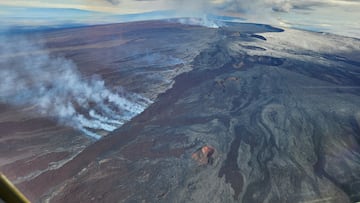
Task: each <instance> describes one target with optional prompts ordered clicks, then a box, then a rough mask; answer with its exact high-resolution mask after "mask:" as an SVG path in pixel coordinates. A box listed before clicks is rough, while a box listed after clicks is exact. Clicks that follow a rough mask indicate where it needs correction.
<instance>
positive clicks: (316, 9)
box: [0, 0, 360, 38]
mask: <svg viewBox="0 0 360 203" xmlns="http://www.w3.org/2000/svg"><path fill="white" fill-rule="evenodd" d="M49 9H50V10H49ZM54 9H55V10H54ZM71 9H78V10H71ZM169 10H170V11H172V12H171V15H169V12H168V13H166V14H164V13H160V14H159V12H162V11H169ZM70 11H71V12H70ZM80 11H84V12H80ZM85 11H86V12H85ZM89 11H90V12H89ZM145 12H152V14H153V16H151V15H145V16H144V18H145V19H142V20H146V19H147V18H149V19H153V18H166V17H174V16H176V17H200V18H201V17H203V16H206V15H210V14H212V15H221V16H233V17H241V18H245V19H247V21H248V22H257V23H266V24H272V25H275V26H281V27H285V28H286V27H294V28H301V29H307V30H313V31H325V32H330V33H335V34H341V35H345V36H351V37H357V38H360V20H359V19H360V0H0V16H2V17H1V18H0V23H2V25H7V26H11V25H46V24H61V23H85V22H86V23H87V24H92V23H93V24H97V23H106V22H109V23H112V22H117V21H119V22H122V21H126V20H129V18H126V19H125V18H123V19H119V18H118V17H119V16H120V15H126V14H139V13H145ZM114 16H115V17H114ZM137 19H138V18H137Z"/></svg>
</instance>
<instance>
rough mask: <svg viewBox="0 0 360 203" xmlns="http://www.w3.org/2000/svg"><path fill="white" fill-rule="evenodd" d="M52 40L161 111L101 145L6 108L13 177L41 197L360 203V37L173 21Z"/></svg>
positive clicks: (6, 157) (55, 47)
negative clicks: (200, 24) (195, 24)
mask: <svg viewBox="0 0 360 203" xmlns="http://www.w3.org/2000/svg"><path fill="white" fill-rule="evenodd" d="M41 39H42V40H43V41H44V43H45V44H46V47H48V49H49V50H50V53H51V54H60V55H62V56H63V57H65V58H67V59H71V60H72V61H74V63H75V64H76V65H77V66H78V69H79V71H80V72H81V74H82V75H85V76H86V75H89V76H90V75H92V74H95V73H96V74H98V75H100V76H101V77H102V78H103V79H104V81H105V84H106V86H107V87H109V88H116V87H118V86H121V87H122V88H124V89H125V90H126V91H128V92H132V93H136V94H138V95H141V96H142V97H144V98H147V99H149V100H150V101H151V104H149V106H148V107H147V108H146V109H145V110H144V111H143V112H142V113H140V114H139V115H137V116H135V117H134V118H132V119H131V120H130V121H129V122H126V123H125V124H124V125H122V126H121V127H119V128H118V129H116V130H114V131H112V132H110V133H109V134H107V133H104V135H106V136H104V137H102V138H101V139H99V140H97V141H94V140H93V139H91V138H88V137H86V136H84V135H83V134H82V133H79V132H78V131H76V130H72V128H70V127H62V125H61V123H60V124H59V123H56V122H55V121H53V120H51V119H48V118H34V117H33V116H32V115H33V113H31V111H30V110H31V109H29V110H28V109H27V108H26V107H21V108H17V107H13V106H11V105H10V104H7V105H5V104H4V105H2V106H1V115H0V119H1V123H0V127H1V132H5V133H2V134H1V137H0V138H1V139H0V145H1V148H0V150H1V152H2V153H1V157H0V160H1V164H0V170H2V171H4V172H5V174H7V175H8V176H9V177H10V178H11V179H12V180H13V181H15V183H16V184H17V186H18V187H19V188H20V189H21V190H22V191H24V192H25V194H26V195H27V196H28V197H29V198H30V199H31V200H32V201H34V202H47V201H50V202H356V201H360V58H359V56H360V41H359V40H358V39H352V38H344V37H341V36H336V35H330V34H323V33H312V32H306V31H299V30H290V29H289V30H282V29H278V28H274V27H271V26H267V25H260V24H230V23H229V24H228V25H227V26H225V27H222V28H219V29H210V28H204V27H198V26H188V25H181V24H177V23H171V22H161V21H152V22H151V21H150V22H139V23H129V24H116V25H105V26H94V27H85V28H74V29H65V30H58V31H53V32H47V33H42V34H41ZM35 54H36V53H35ZM14 57H21V54H19V56H14ZM96 132H97V131H96ZM26 140H28V141H26ZM30 141H31V142H30ZM3 146H4V147H3ZM5 146H6V147H5ZM39 146H41V147H39ZM59 149H61V150H59ZM56 163H57V164H56ZM54 165H55V166H54Z"/></svg>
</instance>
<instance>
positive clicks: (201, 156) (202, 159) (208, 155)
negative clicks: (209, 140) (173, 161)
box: [191, 145, 215, 165]
mask: <svg viewBox="0 0 360 203" xmlns="http://www.w3.org/2000/svg"><path fill="white" fill-rule="evenodd" d="M214 153H215V148H213V147H211V146H208V145H205V146H203V147H201V148H199V149H198V150H196V152H194V153H193V154H192V155H191V158H192V159H194V160H195V161H197V162H198V163H199V164H200V165H206V164H211V163H212V161H213V155H214Z"/></svg>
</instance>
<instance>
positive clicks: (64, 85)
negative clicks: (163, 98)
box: [0, 38, 151, 139]
mask: <svg viewBox="0 0 360 203" xmlns="http://www.w3.org/2000/svg"><path fill="white" fill-rule="evenodd" d="M1 42H2V43H1V45H0V67H1V69H0V78H1V83H0V102H2V103H7V104H10V105H17V106H29V105H30V106H33V107H34V108H35V109H36V110H37V111H38V112H39V113H40V114H42V115H44V116H48V117H51V118H54V119H56V120H57V121H58V122H59V123H60V124H63V125H67V126H71V127H73V128H75V129H78V130H80V131H82V132H83V133H85V134H86V135H88V136H91V137H93V138H95V139H99V138H100V137H101V136H100V135H99V134H97V133H96V132H97V131H98V130H101V131H107V132H110V131H113V130H115V129H116V128H117V127H119V126H121V125H122V124H123V123H124V122H126V121H128V120H129V119H131V118H132V117H134V116H135V115H137V114H139V113H141V112H142V111H143V110H144V109H145V108H146V107H147V106H148V105H149V104H150V103H151V101H149V100H148V99H146V98H143V97H141V96H140V95H137V94H134V93H129V92H126V91H125V90H120V91H119V90H118V91H117V92H115V91H112V90H110V89H109V88H107V87H106V86H105V83H104V81H103V80H101V79H100V77H97V76H93V77H91V78H90V79H85V78H83V77H82V76H81V74H80V73H79V71H78V70H77V67H76V65H75V64H74V63H73V62H72V61H71V60H68V59H66V58H64V57H56V56H52V55H50V54H49V53H48V52H47V51H46V49H45V48H44V47H43V46H41V45H39V44H36V43H33V42H31V41H30V40H26V39H24V38H21V39H19V38H16V39H15V38H12V39H2V40H1ZM120 95H121V96H120Z"/></svg>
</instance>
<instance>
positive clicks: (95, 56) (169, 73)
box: [0, 21, 216, 192]
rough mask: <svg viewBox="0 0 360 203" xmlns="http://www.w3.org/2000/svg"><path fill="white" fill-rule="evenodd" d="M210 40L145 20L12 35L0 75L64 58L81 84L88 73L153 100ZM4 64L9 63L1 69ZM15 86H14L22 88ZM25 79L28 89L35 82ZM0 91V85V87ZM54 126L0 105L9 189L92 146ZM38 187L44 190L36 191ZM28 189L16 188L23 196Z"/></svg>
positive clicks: (27, 110) (2, 164)
mask: <svg viewBox="0 0 360 203" xmlns="http://www.w3.org/2000/svg"><path fill="white" fill-rule="evenodd" d="M215 33H216V32H215V30H213V29H207V28H203V27H199V26H187V25H181V24H176V23H168V22H163V21H151V22H136V23H128V24H127V23H124V24H113V25H100V26H91V27H82V28H71V29H61V30H56V31H47V32H41V33H34V34H31V35H27V36H25V37H24V36H15V37H14V36H13V37H12V38H10V40H9V42H10V43H12V47H15V48H16V49H17V51H16V52H9V50H8V49H5V48H4V47H6V44H1V46H0V53H1V54H0V63H1V66H2V70H1V71H3V70H4V69H5V68H7V67H12V66H13V65H14V64H16V63H17V62H18V61H25V59H27V58H37V59H39V60H40V59H42V58H47V57H48V56H49V58H51V57H60V58H66V60H69V61H71V62H72V63H74V64H76V68H77V71H78V72H79V73H80V74H81V76H82V78H83V80H85V81H86V80H87V79H88V78H92V76H93V75H95V74H96V75H98V76H100V77H101V79H102V80H104V81H105V86H106V87H107V88H108V89H110V90H113V91H114V92H117V90H119V89H120V90H121V89H125V90H126V91H127V92H132V93H137V94H139V95H141V96H143V97H145V98H147V99H149V100H154V99H155V98H156V97H157V95H158V94H159V93H161V92H164V91H165V90H166V89H168V88H170V87H171V85H172V84H173V78H174V77H175V76H176V75H178V74H181V73H182V72H186V71H189V70H191V69H192V67H191V64H190V62H191V61H192V60H193V58H194V57H195V56H196V55H197V54H198V53H199V52H200V50H201V49H203V48H204V47H206V46H207V43H208V42H210V41H211V40H212V39H213V38H214V37H215ZM24 38H25V39H26V40H25V41H30V42H31V43H32V44H35V45H36V44H39V47H42V48H41V49H36V50H35V51H29V49H28V48H27V47H21V46H23V45H26V44H29V43H20V42H21V41H24ZM44 56H45V57H44ZM8 59H9V61H10V60H12V63H10V64H9V63H5V64H4V61H6V60H8ZM24 64H26V61H25V62H24ZM33 64H36V63H33ZM20 65H21V64H20ZM19 67H20V66H19ZM19 67H13V68H12V70H15V71H16V68H19ZM44 67H45V68H42V71H44V72H45V73H47V74H48V75H51V71H52V69H51V68H50V67H49V68H46V67H47V66H44ZM31 68H34V69H36V67H31ZM53 68H54V67H53ZM58 68H59V69H60V68H61V67H55V70H56V69H58ZM8 69H11V68H8ZM21 74H26V73H21ZM53 77H54V80H55V79H57V78H60V77H63V76H62V75H59V74H53ZM39 78H41V75H39ZM22 79H23V78H20V79H19V81H17V82H19V83H20V82H23V81H22ZM31 79H35V80H34V81H33V82H34V83H36V79H37V77H36V78H31ZM25 82H28V81H25ZM4 85H5V82H4V81H3V82H2V83H1V84H0V87H3V86H4ZM65 85H67V84H64V86H65ZM34 86H36V85H34ZM9 88H10V89H13V90H14V92H12V94H14V95H16V94H17V92H16V91H15V88H14V87H9ZM74 88H75V87H74ZM2 89H3V88H2ZM120 92H122V91H120ZM120 96H127V95H120ZM0 99H1V103H3V102H6V101H7V100H8V98H4V92H1V95H0ZM24 103H26V102H24ZM54 117H55V118H54ZM56 120H57V118H56V116H52V118H49V117H47V116H46V115H45V116H44V115H42V114H40V113H39V112H38V111H37V110H36V104H25V105H23V106H16V105H14V104H13V103H11V102H10V103H9V102H7V103H6V104H1V105H0V171H2V172H3V173H5V174H6V175H7V176H8V177H9V178H10V179H11V180H12V181H13V182H14V183H15V184H20V183H22V182H24V181H31V180H32V179H33V178H35V177H37V176H39V175H41V174H42V173H44V172H46V171H48V170H54V169H56V168H59V167H60V166H62V165H64V164H65V163H66V162H68V161H69V160H71V159H72V158H74V156H75V155H76V154H78V153H79V152H81V151H82V150H83V149H84V148H85V147H86V146H88V145H90V144H91V143H93V142H94V140H93V139H92V138H89V137H86V136H85V135H84V134H83V133H81V132H79V131H77V130H74V129H72V128H70V127H66V126H65V127H64V126H63V125H62V124H61V123H60V124H59V123H58V122H56ZM103 134H105V135H106V132H105V133H103ZM43 186H44V187H46V185H42V186H40V187H43ZM35 188H36V187H35ZM32 189H33V188H24V192H27V191H32Z"/></svg>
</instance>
